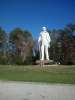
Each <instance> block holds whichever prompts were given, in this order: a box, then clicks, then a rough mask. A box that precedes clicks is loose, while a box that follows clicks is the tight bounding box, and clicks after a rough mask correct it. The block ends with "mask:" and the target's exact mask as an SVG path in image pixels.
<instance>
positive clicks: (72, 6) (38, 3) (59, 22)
mask: <svg viewBox="0 0 75 100" xmlns="http://www.w3.org/2000/svg"><path fill="white" fill-rule="evenodd" d="M69 23H75V0H0V26H1V27H2V28H3V29H5V31H6V32H10V31H11V30H13V29H14V28H16V27H20V28H22V29H26V30H29V31H30V32H32V35H33V37H35V38H38V35H39V32H40V31H41V27H42V26H47V28H49V29H59V28H64V26H65V25H67V24H69Z"/></svg>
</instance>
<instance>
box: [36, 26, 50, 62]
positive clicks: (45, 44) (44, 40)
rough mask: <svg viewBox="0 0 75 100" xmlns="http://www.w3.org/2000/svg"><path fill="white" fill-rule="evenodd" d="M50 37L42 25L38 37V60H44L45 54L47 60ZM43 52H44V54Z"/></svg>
mask: <svg viewBox="0 0 75 100" xmlns="http://www.w3.org/2000/svg"><path fill="white" fill-rule="evenodd" d="M50 42H51V38H50V35H49V33H48V32H47V29H46V27H42V32H40V36H39V39H38V43H39V49H40V60H44V59H45V57H44V55H46V60H49V54H48V48H49V47H50ZM44 53H45V54H44Z"/></svg>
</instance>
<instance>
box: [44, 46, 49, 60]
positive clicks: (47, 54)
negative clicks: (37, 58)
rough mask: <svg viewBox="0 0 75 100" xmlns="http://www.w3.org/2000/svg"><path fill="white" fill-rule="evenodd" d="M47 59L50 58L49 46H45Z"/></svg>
mask: <svg viewBox="0 0 75 100" xmlns="http://www.w3.org/2000/svg"><path fill="white" fill-rule="evenodd" d="M45 54H46V60H49V53H48V46H45Z"/></svg>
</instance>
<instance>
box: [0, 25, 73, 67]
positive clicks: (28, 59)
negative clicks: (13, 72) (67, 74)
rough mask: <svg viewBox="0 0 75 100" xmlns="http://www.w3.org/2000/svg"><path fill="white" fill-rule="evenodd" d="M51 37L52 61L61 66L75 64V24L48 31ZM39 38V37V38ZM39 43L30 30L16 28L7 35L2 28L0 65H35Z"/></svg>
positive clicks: (50, 51)
mask: <svg viewBox="0 0 75 100" xmlns="http://www.w3.org/2000/svg"><path fill="white" fill-rule="evenodd" d="M48 32H49V33H50V36H51V40H52V41H51V43H50V48H49V55H50V59H51V60H53V61H54V62H56V63H60V64H75V24H68V25H66V26H65V27H64V28H63V29H53V30H50V29H48ZM37 38H38V37H37ZM37 59H39V50H38V42H37V40H35V39H33V37H32V33H31V32H29V31H28V30H23V29H21V28H15V29H13V30H12V31H11V32H10V33H6V32H5V30H4V29H2V28H1V27H0V64H19V65H20V64H35V61H36V60H37Z"/></svg>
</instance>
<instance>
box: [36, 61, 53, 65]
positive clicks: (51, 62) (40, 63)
mask: <svg viewBox="0 0 75 100" xmlns="http://www.w3.org/2000/svg"><path fill="white" fill-rule="evenodd" d="M36 64H37V65H40V66H44V65H51V64H53V60H36Z"/></svg>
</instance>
